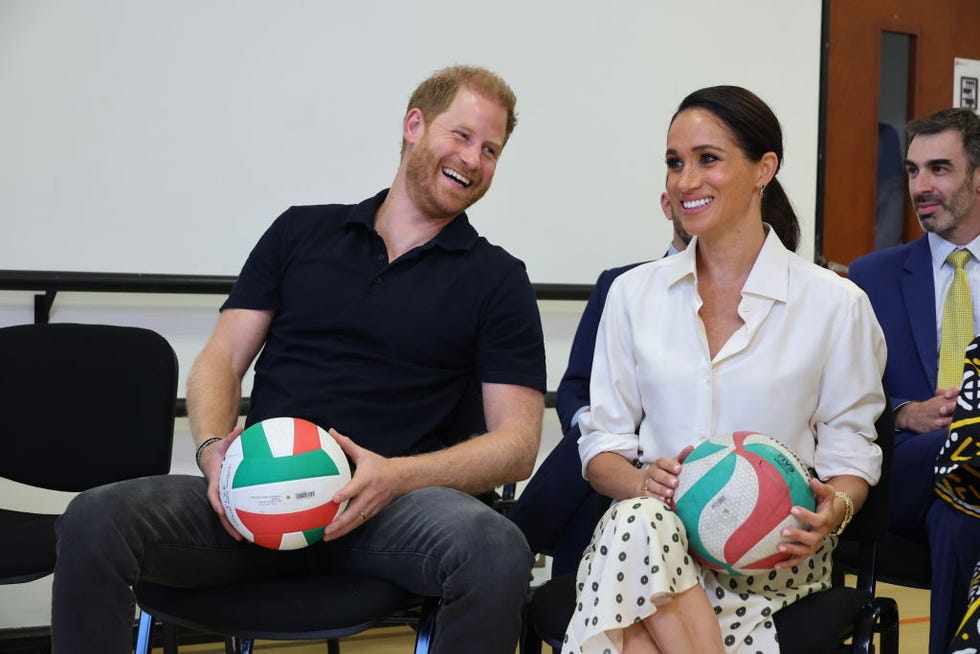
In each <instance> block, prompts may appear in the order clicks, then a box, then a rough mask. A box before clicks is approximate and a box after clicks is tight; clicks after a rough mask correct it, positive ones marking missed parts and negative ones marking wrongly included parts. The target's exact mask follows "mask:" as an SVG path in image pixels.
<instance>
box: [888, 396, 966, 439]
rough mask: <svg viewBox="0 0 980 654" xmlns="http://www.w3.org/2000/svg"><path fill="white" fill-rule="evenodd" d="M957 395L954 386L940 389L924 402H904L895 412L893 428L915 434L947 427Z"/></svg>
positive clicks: (951, 417)
mask: <svg viewBox="0 0 980 654" xmlns="http://www.w3.org/2000/svg"><path fill="white" fill-rule="evenodd" d="M959 393H960V389H959V388H957V387H955V386H954V387H953V388H946V389H942V388H941V389H939V390H937V391H936V394H935V395H933V396H932V397H931V398H929V399H928V400H926V401H924V402H906V403H905V404H903V405H902V406H901V407H899V409H898V411H896V412H895V427H896V428H898V429H901V430H904V431H911V432H913V433H916V434H923V433H925V432H927V431H933V430H936V429H945V428H946V427H949V423H950V422H951V421H952V419H953V409H955V408H956V397H957V395H959Z"/></svg>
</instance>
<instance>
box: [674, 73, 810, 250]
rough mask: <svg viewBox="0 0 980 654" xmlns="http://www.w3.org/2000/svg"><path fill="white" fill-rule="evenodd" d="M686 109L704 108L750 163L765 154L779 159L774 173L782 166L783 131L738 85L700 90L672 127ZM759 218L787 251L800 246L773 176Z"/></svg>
mask: <svg viewBox="0 0 980 654" xmlns="http://www.w3.org/2000/svg"><path fill="white" fill-rule="evenodd" d="M688 109H704V110H706V111H710V112H711V113H712V114H714V115H715V117H716V118H718V120H720V121H721V122H722V123H724V125H725V127H727V128H728V131H729V133H730V134H731V135H732V138H733V140H734V141H735V143H736V144H737V145H738V147H739V148H740V149H741V150H742V153H743V154H744V155H745V157H746V158H747V159H749V160H750V161H760V160H761V159H762V156H763V155H764V154H765V153H767V152H773V153H775V155H776V158H777V159H778V160H779V163H778V164H777V166H776V172H777V173H778V172H779V168H780V167H782V165H783V130H782V128H781V127H780V126H779V120H778V119H777V118H776V114H774V113H773V112H772V109H770V108H769V105H767V104H766V103H765V102H763V101H762V100H761V99H760V98H759V96H757V95H756V94H754V93H752V92H751V91H749V90H747V89H743V88H742V87H740V86H710V87H708V88H704V89H700V90H697V91H695V92H694V93H691V94H690V95H688V96H687V97H686V98H684V99H683V100H682V101H681V103H680V106H678V107H677V111H676V112H675V113H674V116H673V117H672V118H671V119H670V122H671V124H673V122H674V119H675V118H677V116H678V115H679V114H680V113H682V112H684V111H687V110H688ZM762 219H763V220H764V221H766V222H767V223H769V224H770V225H772V228H773V229H774V230H776V236H778V237H779V240H780V241H782V242H783V245H785V246H786V248H787V249H789V250H792V251H794V252H795V251H796V248H797V246H798V245H799V244H800V222H799V220H798V219H797V218H796V212H795V211H793V206H792V205H791V204H790V201H789V198H788V197H786V192H785V191H783V187H782V185H781V184H780V183H779V180H777V179H776V176H775V175H773V178H772V180H771V181H770V182H769V183H768V184H767V185H766V189H765V192H764V193H763V194H762Z"/></svg>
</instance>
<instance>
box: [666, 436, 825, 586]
mask: <svg viewBox="0 0 980 654" xmlns="http://www.w3.org/2000/svg"><path fill="white" fill-rule="evenodd" d="M809 481H810V473H809V471H808V470H807V468H806V466H805V465H804V464H803V463H802V462H801V461H800V459H799V458H798V457H797V455H796V454H795V453H794V452H793V451H792V450H791V449H789V448H788V447H786V446H785V445H783V444H782V443H780V442H779V441H777V440H776V439H774V438H772V437H770V436H766V435H763V434H756V433H754V432H750V431H739V432H734V433H731V434H726V435H724V436H719V437H716V438H713V439H711V440H709V441H705V442H703V443H701V444H700V445H698V446H697V447H696V448H694V451H693V452H691V453H690V454H689V455H688V456H687V458H686V459H684V464H683V468H682V469H681V474H680V477H679V483H678V485H677V489H676V492H675V494H674V510H675V511H676V513H677V515H678V517H679V518H680V519H681V522H683V523H684V527H685V529H686V530H687V540H688V549H689V550H690V552H691V554H693V555H694V557H695V558H696V559H698V561H700V562H701V563H702V564H703V565H705V566H707V567H709V568H711V569H713V570H723V571H726V572H728V573H729V574H736V575H751V574H754V573H757V572H760V571H762V570H770V569H772V568H773V567H774V566H775V565H776V564H777V563H778V562H780V561H784V560H786V559H787V558H788V556H787V555H786V554H783V553H780V552H778V551H777V549H776V548H777V546H778V545H779V543H781V542H783V541H784V540H785V539H784V537H783V536H782V534H781V532H782V530H783V529H784V528H785V527H788V526H793V527H799V526H801V523H800V522H799V521H798V520H797V519H796V518H795V517H794V516H793V515H791V514H790V509H791V508H792V507H793V506H801V507H803V508H805V509H808V510H810V511H813V510H814V507H815V506H816V501H815V500H814V497H813V491H811V490H810V486H809Z"/></svg>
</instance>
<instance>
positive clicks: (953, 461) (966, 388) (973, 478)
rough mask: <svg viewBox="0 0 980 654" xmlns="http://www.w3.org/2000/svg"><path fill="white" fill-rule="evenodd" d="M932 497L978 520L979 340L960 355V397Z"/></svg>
mask: <svg viewBox="0 0 980 654" xmlns="http://www.w3.org/2000/svg"><path fill="white" fill-rule="evenodd" d="M935 472H936V493H938V494H939V496H940V497H941V498H943V499H944V500H946V501H947V502H949V503H950V504H952V505H953V506H954V507H956V508H957V509H958V510H960V511H962V512H963V513H966V514H967V515H971V516H973V517H974V518H980V338H975V339H973V341H972V342H971V343H970V344H969V345H968V346H967V348H966V352H965V353H964V361H963V377H962V379H961V381H960V394H959V396H958V397H957V398H956V408H955V409H953V416H952V422H951V423H950V425H949V434H948V435H947V437H946V442H945V443H944V444H943V447H942V449H941V450H940V451H939V456H938V457H937V458H936V467H935Z"/></svg>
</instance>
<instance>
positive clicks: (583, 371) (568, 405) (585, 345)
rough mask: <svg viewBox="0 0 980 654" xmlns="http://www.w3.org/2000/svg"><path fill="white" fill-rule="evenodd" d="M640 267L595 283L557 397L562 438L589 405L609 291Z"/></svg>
mask: <svg viewBox="0 0 980 654" xmlns="http://www.w3.org/2000/svg"><path fill="white" fill-rule="evenodd" d="M641 263H644V262H641ZM639 265H640V264H639V263H631V264H629V265H628V266H620V267H618V268H610V269H609V270H604V271H602V274H601V275H599V279H597V280H596V282H595V287H594V288H593V289H592V295H591V296H590V297H589V301H588V303H586V305H585V310H584V311H583V312H582V317H581V318H580V319H579V323H578V329H576V330H575V339H574V340H573V341H572V349H571V350H570V351H569V353H568V367H567V368H566V369H565V375H564V376H563V377H562V378H561V383H560V384H558V392H557V393H556V394H555V410H557V411H558V418H559V420H561V433H562V434H568V432H569V430H570V429H571V428H572V417H573V416H574V415H575V412H576V411H578V410H579V409H581V408H582V407H583V406H588V405H589V380H590V379H591V378H592V357H593V354H594V353H595V339H596V334H597V333H598V331H599V319H600V318H602V308H603V307H604V306H606V296H607V295H609V287H610V286H612V283H613V281H614V280H615V279H616V278H617V277H619V276H620V275H622V274H623V273H624V272H626V271H627V270H630V269H632V268H636V267H637V266H639Z"/></svg>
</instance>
